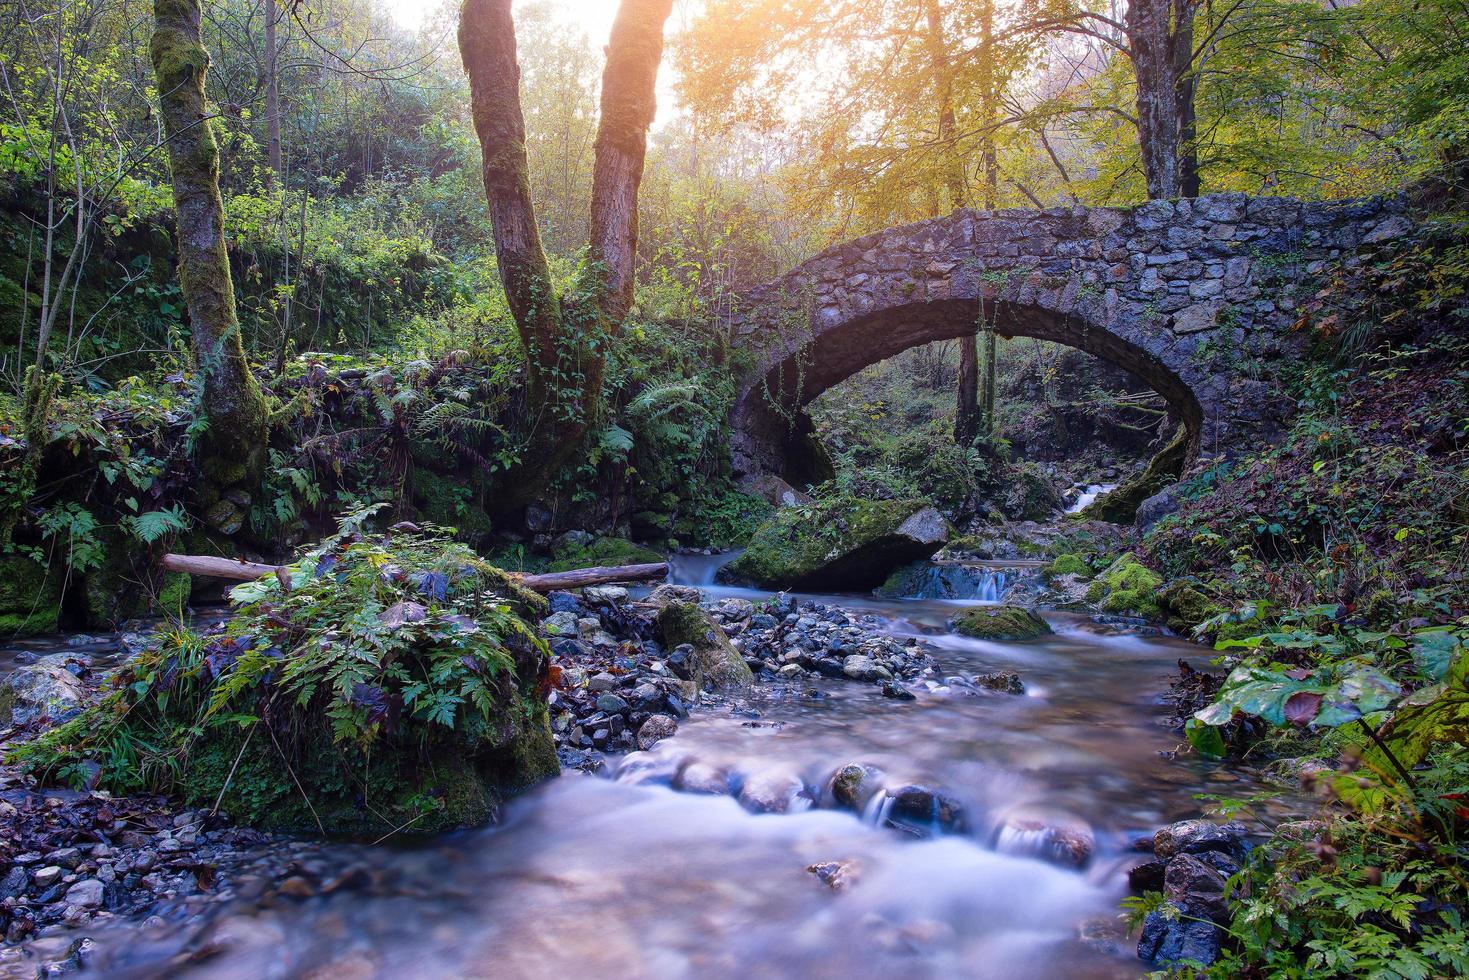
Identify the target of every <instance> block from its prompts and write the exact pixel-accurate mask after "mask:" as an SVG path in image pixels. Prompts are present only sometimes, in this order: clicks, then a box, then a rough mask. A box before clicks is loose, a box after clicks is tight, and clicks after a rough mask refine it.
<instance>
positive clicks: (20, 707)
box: [0, 653, 87, 727]
mask: <svg viewBox="0 0 1469 980" xmlns="http://www.w3.org/2000/svg"><path fill="white" fill-rule="evenodd" d="M67 660H68V654H65V653H56V654H52V655H51V656H49V657H43V658H41V659H40V660H38V661H36V662H35V663H33V664H26V665H24V666H21V667H17V668H15V670H13V671H11V672H10V675H9V676H8V677H6V678H5V679H4V680H0V727H5V726H7V725H17V726H22V725H30V724H33V723H35V722H39V721H46V722H50V723H51V724H53V725H59V724H61V723H62V722H66V721H70V720H71V719H72V718H75V717H76V716H77V715H79V714H81V712H82V709H83V708H84V707H86V701H87V688H86V685H85V684H83V683H82V681H81V679H80V678H78V677H77V675H76V674H74V673H72V672H71V671H70V670H68V669H67V666H66V664H67Z"/></svg>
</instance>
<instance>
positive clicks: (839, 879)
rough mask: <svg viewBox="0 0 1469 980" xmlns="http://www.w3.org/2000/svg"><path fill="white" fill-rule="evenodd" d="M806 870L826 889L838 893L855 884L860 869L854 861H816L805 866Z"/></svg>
mask: <svg viewBox="0 0 1469 980" xmlns="http://www.w3.org/2000/svg"><path fill="white" fill-rule="evenodd" d="M806 870H807V871H809V872H811V873H812V874H814V875H815V876H816V880H817V881H819V882H821V883H822V884H823V885H825V886H826V887H827V888H830V889H831V890H832V891H834V892H839V891H843V890H845V889H846V888H848V887H850V886H851V885H854V884H856V883H857V878H858V874H859V871H860V867H859V865H858V864H857V862H856V861H818V862H816V863H815V864H812V865H807V867H806Z"/></svg>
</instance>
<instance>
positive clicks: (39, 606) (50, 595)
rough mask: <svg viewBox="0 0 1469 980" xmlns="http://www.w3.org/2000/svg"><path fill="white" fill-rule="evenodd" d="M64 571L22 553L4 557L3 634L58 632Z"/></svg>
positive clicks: (0, 591) (0, 569)
mask: <svg viewBox="0 0 1469 980" xmlns="http://www.w3.org/2000/svg"><path fill="white" fill-rule="evenodd" d="M61 579H62V576H61V572H60V571H59V570H56V569H49V568H47V567H46V566H45V565H43V564H41V563H40V562H38V561H34V560H32V559H30V558H26V557H24V556H21V555H8V556H5V557H3V558H0V637H7V636H33V635H35V634H37V633H54V632H56V629H57V622H58V619H59V618H60V616H61Z"/></svg>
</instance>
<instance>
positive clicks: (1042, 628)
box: [954, 606, 1051, 641]
mask: <svg viewBox="0 0 1469 980" xmlns="http://www.w3.org/2000/svg"><path fill="white" fill-rule="evenodd" d="M954 632H956V633H958V634H959V635H960V636H968V637H973V638H974V639H977V640H1007V641H1013V640H1033V639H1035V638H1036V637H1039V636H1049V635H1050V633H1051V627H1050V625H1049V624H1047V623H1046V621H1045V620H1044V619H1041V618H1040V617H1039V616H1037V615H1036V614H1035V613H1034V612H1031V611H1030V610H1029V609H1023V608H1021V607H1020V606H975V607H974V608H973V609H966V610H964V611H963V612H961V613H960V614H959V615H957V616H955V617H954Z"/></svg>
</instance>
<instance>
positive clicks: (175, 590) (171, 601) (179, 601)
mask: <svg viewBox="0 0 1469 980" xmlns="http://www.w3.org/2000/svg"><path fill="white" fill-rule="evenodd" d="M193 591H194V580H193V577H192V576H190V575H187V574H185V573H184V572H166V573H164V576H163V588H161V589H159V590H158V602H157V603H156V605H157V607H158V611H159V612H161V613H177V612H178V611H179V610H181V609H184V608H185V607H186V606H188V604H189V596H190V595H192V594H193Z"/></svg>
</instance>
